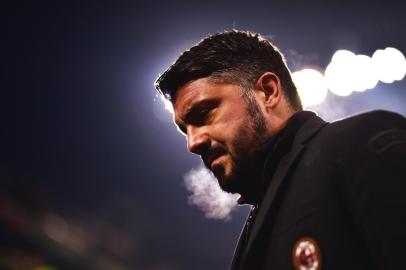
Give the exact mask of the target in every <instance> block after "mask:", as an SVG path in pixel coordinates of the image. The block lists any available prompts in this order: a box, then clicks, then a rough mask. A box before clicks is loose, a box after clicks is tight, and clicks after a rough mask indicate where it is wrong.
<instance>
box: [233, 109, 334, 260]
mask: <svg viewBox="0 0 406 270" xmlns="http://www.w3.org/2000/svg"><path fill="white" fill-rule="evenodd" d="M299 114H301V115H303V114H305V115H306V117H305V118H306V119H305V121H302V122H300V121H299V123H300V125H299V126H298V127H297V128H296V130H295V129H294V128H293V127H292V125H291V124H289V123H288V125H287V126H286V128H285V129H284V130H283V131H282V132H281V133H280V135H278V137H279V138H277V139H276V141H274V145H273V147H272V148H271V149H272V150H270V154H269V156H268V158H267V159H266V162H265V166H264V168H265V169H264V177H267V178H268V179H264V181H269V182H268V183H269V185H268V187H267V188H266V192H265V194H264V196H263V199H262V202H261V206H260V208H259V209H258V213H257V215H256V217H255V221H254V223H253V224H252V227H251V229H250V232H249V233H248V235H246V237H248V239H247V242H246V246H245V248H243V250H240V251H239V252H238V253H239V255H238V256H239V257H240V256H241V258H234V259H237V260H238V261H239V263H238V264H239V265H240V266H243V265H244V264H245V263H246V262H247V260H248V258H251V257H254V256H253V255H255V254H253V253H252V252H251V251H252V249H253V244H254V243H255V242H256V241H258V240H260V239H258V238H259V234H260V231H261V228H263V227H264V226H266V227H267V228H268V229H269V226H272V224H265V222H273V220H274V217H275V216H271V215H275V213H276V211H277V209H274V208H277V207H276V206H277V204H276V201H275V199H276V198H279V197H280V196H282V195H283V194H281V193H283V190H284V189H283V186H286V184H287V182H288V181H286V178H287V176H288V173H289V172H291V171H292V168H293V167H294V166H295V163H296V162H297V161H298V158H299V156H300V155H301V153H302V152H303V151H304V150H305V148H306V147H305V146H306V143H307V142H308V141H309V140H311V138H312V137H313V136H315V135H316V134H317V132H318V131H319V130H320V129H321V128H322V127H324V126H325V125H326V124H327V123H326V122H325V121H323V120H322V119H321V118H319V117H318V116H316V114H314V113H312V112H300V113H299ZM293 117H294V116H293ZM301 117H302V116H301ZM295 118H296V119H297V116H296V117H295ZM295 118H292V119H290V120H292V121H293V120H294V119H295ZM292 121H291V122H290V123H292ZM295 122H296V120H294V122H293V123H295ZM293 126H296V125H293ZM291 128H292V129H291ZM286 136H287V137H286ZM283 140H287V141H286V142H289V143H288V144H287V145H285V146H284V148H285V147H288V148H285V149H283V150H287V151H288V152H287V153H282V156H278V155H276V156H273V157H272V154H275V153H276V154H277V152H275V151H276V150H277V149H278V148H279V147H282V144H279V143H281V142H282V141H283ZM275 158H276V159H278V158H279V160H275ZM275 162H276V163H277V167H275ZM283 184H285V185H283ZM270 216H271V217H270ZM244 230H245V229H244ZM239 245H240V244H239ZM254 253H255V252H254ZM236 255H237V254H236ZM253 259H255V258H253Z"/></svg>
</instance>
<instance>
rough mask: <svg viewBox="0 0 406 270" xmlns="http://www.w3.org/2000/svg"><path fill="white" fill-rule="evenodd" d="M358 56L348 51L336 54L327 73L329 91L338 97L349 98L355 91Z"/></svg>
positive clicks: (340, 51) (339, 51)
mask: <svg viewBox="0 0 406 270" xmlns="http://www.w3.org/2000/svg"><path fill="white" fill-rule="evenodd" d="M355 59H356V55H355V54H354V53H353V52H350V51H347V50H338V51H337V52H335V53H334V55H333V57H332V59H331V62H330V64H329V65H328V66H327V68H326V71H325V74H324V76H325V79H326V83H327V87H328V89H329V90H330V91H331V92H333V93H334V94H336V95H338V96H348V95H350V94H351V92H352V91H354V90H355V87H354V82H355V81H356V79H355V74H354V64H355V62H356V61H355Z"/></svg>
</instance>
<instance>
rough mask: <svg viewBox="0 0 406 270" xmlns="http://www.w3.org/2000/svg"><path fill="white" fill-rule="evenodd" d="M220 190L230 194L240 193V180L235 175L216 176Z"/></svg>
mask: <svg viewBox="0 0 406 270" xmlns="http://www.w3.org/2000/svg"><path fill="white" fill-rule="evenodd" d="M216 178H217V180H218V183H219V185H220V188H221V189H222V190H224V191H225V192H229V193H240V192H239V188H238V186H239V185H238V180H237V179H236V178H235V177H234V176H233V175H221V176H216Z"/></svg>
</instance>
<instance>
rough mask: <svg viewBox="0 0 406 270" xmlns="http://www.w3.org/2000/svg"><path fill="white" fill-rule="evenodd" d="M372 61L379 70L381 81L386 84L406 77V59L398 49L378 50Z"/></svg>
mask: <svg viewBox="0 0 406 270" xmlns="http://www.w3.org/2000/svg"><path fill="white" fill-rule="evenodd" d="M372 60H373V63H374V65H375V66H376V68H377V70H378V74H379V80H380V81H382V82H384V83H392V82H394V81H399V80H402V79H403V78H404V77H405V75H406V59H405V56H404V55H403V54H402V52H400V51H399V50H398V49H395V48H391V47H388V48H386V49H385V50H377V51H375V53H374V54H373V55H372Z"/></svg>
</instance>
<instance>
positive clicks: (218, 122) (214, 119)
mask: <svg viewBox="0 0 406 270" xmlns="http://www.w3.org/2000/svg"><path fill="white" fill-rule="evenodd" d="M174 120H175V122H176V124H177V126H178V127H179V129H180V130H181V131H182V132H183V133H184V134H186V136H187V144H188V149H189V151H190V152H192V153H195V154H197V155H200V156H201V158H202V160H203V162H204V164H205V165H206V167H207V168H209V169H210V170H211V171H212V172H213V173H214V175H215V176H216V177H217V179H218V180H219V184H220V186H221V187H222V189H223V190H225V191H228V192H233V193H234V192H236V193H241V192H244V189H246V186H247V185H248V184H249V183H248V182H247V179H246V178H247V177H248V176H251V177H252V176H253V175H252V174H253V173H255V172H254V170H257V169H258V168H257V167H258V162H257V156H258V151H259V149H260V148H261V146H262V145H263V143H264V142H265V141H266V140H267V138H268V136H267V132H266V122H265V118H264V116H263V114H262V112H261V109H260V108H259V105H258V104H257V102H256V99H255V94H252V95H251V96H249V95H247V94H245V96H244V95H243V94H242V91H241V88H240V87H239V86H237V85H234V84H229V83H214V82H213V81H210V80H209V79H208V78H202V79H198V80H196V81H193V82H191V83H188V84H186V85H184V86H183V87H181V88H180V89H178V91H177V93H176V96H175V102H174Z"/></svg>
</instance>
